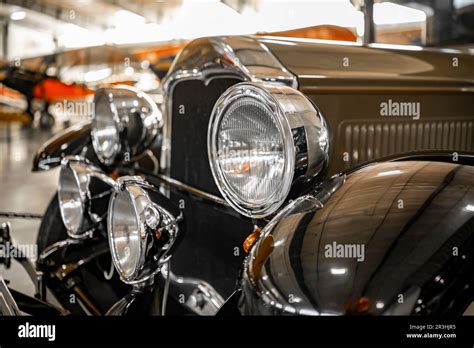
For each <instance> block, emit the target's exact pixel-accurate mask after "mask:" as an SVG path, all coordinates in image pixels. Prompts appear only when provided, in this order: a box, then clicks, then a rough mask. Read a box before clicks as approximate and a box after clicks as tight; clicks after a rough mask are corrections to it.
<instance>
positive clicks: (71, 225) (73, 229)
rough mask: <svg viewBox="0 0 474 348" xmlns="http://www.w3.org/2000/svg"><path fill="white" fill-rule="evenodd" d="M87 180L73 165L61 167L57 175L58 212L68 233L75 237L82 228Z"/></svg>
mask: <svg viewBox="0 0 474 348" xmlns="http://www.w3.org/2000/svg"><path fill="white" fill-rule="evenodd" d="M87 185H88V178H87V176H85V175H84V174H83V172H82V171H81V170H80V167H78V166H77V165H76V164H75V163H68V164H64V165H62V166H61V171H60V173H59V188H58V200H59V211H60V213H61V217H62V220H63V223H64V226H65V227H66V229H67V231H68V233H70V234H73V235H75V234H76V233H78V232H79V231H80V229H81V227H82V223H83V217H84V210H85V204H86V192H87Z"/></svg>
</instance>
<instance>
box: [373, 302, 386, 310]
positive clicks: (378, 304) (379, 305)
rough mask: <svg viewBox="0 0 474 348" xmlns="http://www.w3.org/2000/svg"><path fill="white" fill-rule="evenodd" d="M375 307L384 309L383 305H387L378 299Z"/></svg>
mask: <svg viewBox="0 0 474 348" xmlns="http://www.w3.org/2000/svg"><path fill="white" fill-rule="evenodd" d="M375 307H376V308H378V309H382V308H383V307H385V304H384V303H383V302H381V301H377V302H375Z"/></svg>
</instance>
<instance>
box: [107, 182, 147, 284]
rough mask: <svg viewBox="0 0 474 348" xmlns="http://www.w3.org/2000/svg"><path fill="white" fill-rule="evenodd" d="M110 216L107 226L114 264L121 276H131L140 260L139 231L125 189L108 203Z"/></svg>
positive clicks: (131, 204)
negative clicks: (109, 232) (108, 227)
mask: <svg viewBox="0 0 474 348" xmlns="http://www.w3.org/2000/svg"><path fill="white" fill-rule="evenodd" d="M110 211H111V216H113V219H111V220H110V223H109V226H110V231H112V234H111V235H110V237H111V238H110V246H111V248H112V253H113V254H114V255H115V259H116V263H115V264H116V266H117V268H118V271H119V273H120V274H121V275H122V277H123V278H126V279H128V278H131V277H133V275H134V274H135V272H136V271H137V268H138V264H139V261H140V231H139V222H138V219H137V216H136V213H135V208H134V206H133V203H132V200H131V198H130V195H129V194H128V192H127V191H121V192H119V193H118V194H117V195H116V197H115V199H113V200H112V201H111V205H110Z"/></svg>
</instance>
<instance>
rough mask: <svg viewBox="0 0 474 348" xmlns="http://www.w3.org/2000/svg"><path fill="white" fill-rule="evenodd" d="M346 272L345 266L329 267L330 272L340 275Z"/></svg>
mask: <svg viewBox="0 0 474 348" xmlns="http://www.w3.org/2000/svg"><path fill="white" fill-rule="evenodd" d="M346 273H347V268H331V274H335V275H342V274H346Z"/></svg>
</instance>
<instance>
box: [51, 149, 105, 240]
mask: <svg viewBox="0 0 474 348" xmlns="http://www.w3.org/2000/svg"><path fill="white" fill-rule="evenodd" d="M94 178H96V179H98V182H97V183H95V185H94V187H93V188H91V181H92V180H94ZM113 185H114V180H113V179H112V178H110V177H108V176H107V175H105V174H103V173H102V172H101V171H100V169H99V168H97V167H95V166H94V165H92V164H91V163H90V162H88V161H87V160H86V159H83V158H80V157H66V158H64V159H63V160H62V161H61V170H60V172H59V187H58V201H59V211H60V214H61V218H62V220H63V223H64V226H65V227H66V230H67V233H68V235H69V236H70V237H73V238H81V237H85V236H87V235H88V234H89V232H90V227H91V226H92V225H93V224H94V223H95V222H98V220H99V217H98V216H96V215H95V214H94V213H93V212H92V211H91V198H92V194H91V190H92V189H93V190H99V191H100V193H103V192H104V191H105V190H107V189H110V188H111V187H113Z"/></svg>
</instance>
